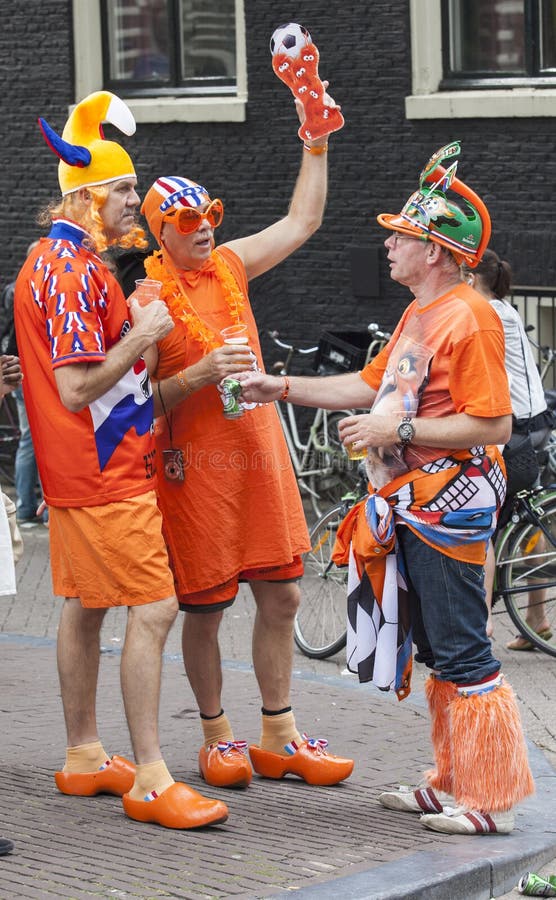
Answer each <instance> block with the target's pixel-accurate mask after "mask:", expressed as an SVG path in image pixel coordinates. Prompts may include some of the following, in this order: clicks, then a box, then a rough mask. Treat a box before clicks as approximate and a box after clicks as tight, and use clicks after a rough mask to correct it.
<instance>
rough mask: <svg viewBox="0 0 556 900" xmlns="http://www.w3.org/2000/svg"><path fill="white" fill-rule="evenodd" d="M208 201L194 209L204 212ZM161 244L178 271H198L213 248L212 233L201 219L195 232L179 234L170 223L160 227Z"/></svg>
mask: <svg viewBox="0 0 556 900" xmlns="http://www.w3.org/2000/svg"><path fill="white" fill-rule="evenodd" d="M208 205H209V201H207V202H206V203H202V204H201V205H200V206H198V207H196V209H198V210H199V211H200V212H204V211H205V210H206V209H207V207H208ZM161 239H162V244H163V246H164V247H165V248H166V250H167V251H168V253H169V254H170V256H171V257H172V260H173V261H174V263H175V264H176V265H177V266H178V268H180V269H200V268H201V266H202V265H203V263H204V262H205V260H207V259H208V258H209V256H210V254H211V253H212V250H213V248H214V231H213V229H212V228H211V226H210V225H209V223H208V221H207V219H203V220H202V221H201V224H200V225H199V228H198V229H197V231H194V232H193V233H192V234H180V232H179V231H178V230H177V229H176V228H175V227H174V225H173V224H172V222H171V221H166V222H164V223H163V225H162V232H161Z"/></svg>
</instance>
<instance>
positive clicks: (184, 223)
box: [164, 199, 224, 234]
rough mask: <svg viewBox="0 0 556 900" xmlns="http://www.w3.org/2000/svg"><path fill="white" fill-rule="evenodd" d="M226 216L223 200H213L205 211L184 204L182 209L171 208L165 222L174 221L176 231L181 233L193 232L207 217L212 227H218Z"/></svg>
mask: <svg viewBox="0 0 556 900" xmlns="http://www.w3.org/2000/svg"><path fill="white" fill-rule="evenodd" d="M223 218H224V204H223V203H222V200H218V199H216V200H213V201H212V202H211V203H209V205H208V206H207V208H206V209H205V211H204V212H200V210H198V209H195V208H194V207H193V206H182V207H181V208H180V209H175V208H174V209H171V210H169V212H167V213H166V215H165V216H164V221H165V222H172V224H173V225H174V226H175V228H176V231H179V233H180V234H193V232H194V231H197V229H198V228H199V227H200V225H201V222H202V221H203V219H206V220H207V222H208V223H209V225H210V227H211V228H218V226H219V225H221V224H222V219H223Z"/></svg>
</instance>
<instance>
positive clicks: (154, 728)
mask: <svg viewBox="0 0 556 900" xmlns="http://www.w3.org/2000/svg"><path fill="white" fill-rule="evenodd" d="M176 614H177V600H176V598H175V597H169V598H167V599H166V600H159V601H157V602H154V603H146V604H144V605H143V606H131V607H129V609H128V618H127V628H126V635H125V644H124V649H123V653H122V662H121V667H120V678H121V683H122V695H123V698H124V706H125V712H126V717H127V724H128V727H129V733H130V736H131V743H132V745H133V752H134V755H135V761H136V762H137V763H138V764H139V765H144V764H146V763H151V762H155V761H157V760H160V759H161V757H162V754H161V751H160V742H159V737H158V710H159V702H160V679H161V672H162V651H163V650H164V644H165V643H166V638H167V637H168V632H169V631H170V628H171V627H172V624H173V622H174V620H175V618H176Z"/></svg>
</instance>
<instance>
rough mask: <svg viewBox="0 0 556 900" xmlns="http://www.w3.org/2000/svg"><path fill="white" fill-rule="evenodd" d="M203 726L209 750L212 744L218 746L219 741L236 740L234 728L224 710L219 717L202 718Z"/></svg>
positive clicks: (206, 745)
mask: <svg viewBox="0 0 556 900" xmlns="http://www.w3.org/2000/svg"><path fill="white" fill-rule="evenodd" d="M201 725H202V726H203V735H204V739H205V747H207V749H208V747H210V745H211V744H217V743H218V741H233V739H234V732H233V731H232V726H231V725H230V721H229V719H228V716H227V715H226V713H225V712H224V710H222V712H221V713H220V715H219V716H214V717H213V718H212V719H206V718H205V717H204V716H202V717H201Z"/></svg>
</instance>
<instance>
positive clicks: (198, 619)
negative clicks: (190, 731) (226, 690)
mask: <svg viewBox="0 0 556 900" xmlns="http://www.w3.org/2000/svg"><path fill="white" fill-rule="evenodd" d="M222 616H223V613H222V612H221V611H219V612H214V613H209V612H207V613H186V614H185V616H184V621H183V630H182V652H183V662H184V666H185V671H186V673H187V677H188V679H189V683H190V685H191V689H192V691H193V693H194V694H195V699H196V701H197V705H198V707H199V711H200V712H201V713H202V714H203V715H204V716H211V717H212V716H217V715H218V714H219V712H220V710H221V709H222V663H221V659H220V647H219V646H218V629H219V628H220V622H221V621H222Z"/></svg>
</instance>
